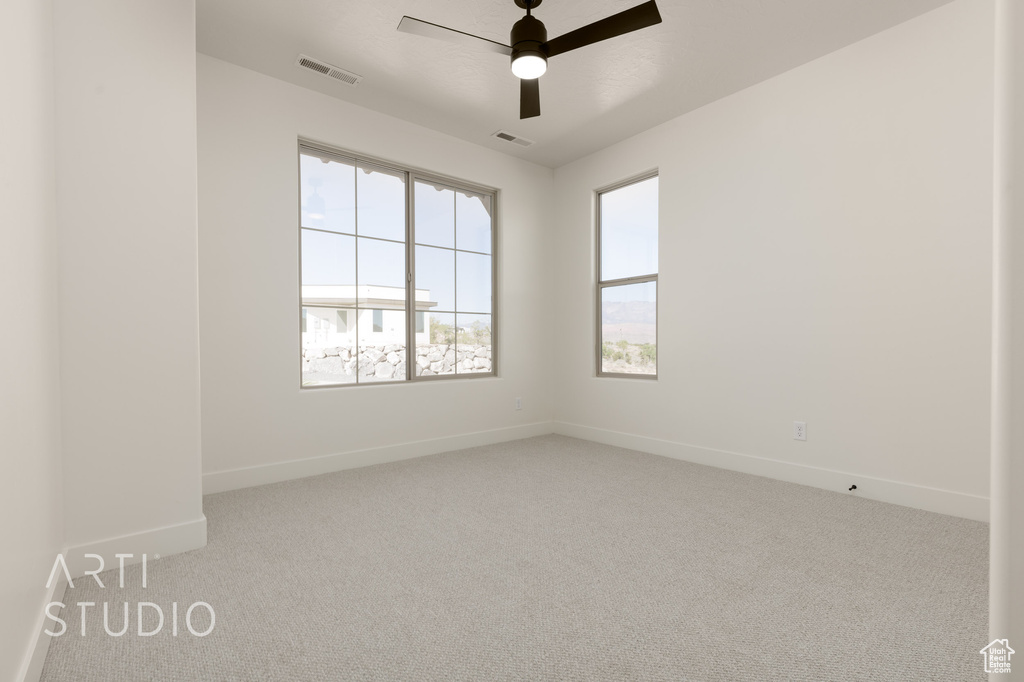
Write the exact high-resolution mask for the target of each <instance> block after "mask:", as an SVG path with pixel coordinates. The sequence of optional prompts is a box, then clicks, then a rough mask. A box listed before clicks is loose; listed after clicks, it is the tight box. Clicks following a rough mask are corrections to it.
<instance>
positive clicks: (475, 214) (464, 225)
mask: <svg viewBox="0 0 1024 682" xmlns="http://www.w3.org/2000/svg"><path fill="white" fill-rule="evenodd" d="M455 215H456V219H455V224H456V225H457V233H456V246H457V247H458V248H459V249H464V250H466V251H479V252H481V253H490V252H491V197H489V196H479V195H476V194H463V193H462V192H458V193H457V194H456V198H455Z"/></svg>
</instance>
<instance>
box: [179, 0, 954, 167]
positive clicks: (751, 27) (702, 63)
mask: <svg viewBox="0 0 1024 682" xmlns="http://www.w3.org/2000/svg"><path fill="white" fill-rule="evenodd" d="M641 1H642V0H544V1H543V4H542V5H541V6H540V7H539V8H538V9H537V10H536V14H535V16H537V17H538V18H539V19H541V20H542V21H543V22H544V23H545V25H546V26H547V29H548V36H549V37H552V38H553V37H555V36H558V35H561V34H563V33H566V32H568V31H571V30H573V29H575V28H578V27H580V26H583V25H585V24H588V23H590V22H592V21H595V20H597V19H601V18H603V17H606V16H609V15H612V14H615V13H616V12H621V11H622V10H625V9H628V8H630V7H632V6H634V5H638V4H640V2H641ZM947 2H950V0H658V8H659V9H660V11H661V15H662V19H663V22H662V23H661V24H659V25H658V26H654V27H652V28H646V29H643V30H641V31H637V32H634V33H630V34H627V35H624V36H620V37H618V38H614V39H612V40H609V41H606V42H603V43H598V44H596V45H591V46H589V47H585V48H581V49H579V50H577V51H575V52H570V53H567V54H563V55H559V56H557V57H553V58H552V59H551V61H550V63H549V68H548V72H547V74H545V75H544V76H543V77H542V78H541V81H540V85H541V108H542V112H543V113H542V114H541V116H540V117H538V118H533V119H527V120H525V121H521V120H519V82H518V80H517V79H516V78H515V76H513V75H512V73H511V71H510V70H509V65H508V58H507V57H503V56H501V55H498V54H493V53H489V52H475V51H466V50H465V49H463V48H462V47H460V46H455V45H452V44H449V43H445V42H442V41H438V40H432V39H429V38H423V37H420V36H416V35H410V34H406V33H399V32H398V31H397V30H396V27H397V26H398V22H399V21H400V20H401V18H402V16H403V15H409V16H412V17H416V18H418V19H423V20H424V21H430V22H432V23H435V24H441V25H444V26H449V27H451V28H455V29H458V30H460V31H464V32H467V33H473V34H475V35H478V36H481V37H484V38H489V39H491V40H496V41H499V42H502V43H506V44H507V43H508V32H509V30H510V29H511V27H512V24H513V23H515V21H516V20H518V19H519V18H520V17H521V16H522V14H523V10H521V9H519V8H518V7H516V5H515V3H514V0H433V1H427V0H358V1H357V0H198V2H197V41H198V43H197V44H198V49H199V51H200V52H202V53H204V54H208V55H210V56H213V57H217V58H219V59H223V60H225V61H229V62H232V63H235V64H238V65H240V66H244V67H247V68H250V69H253V70H255V71H259V72H261V73H264V74H267V75H269V76H273V77H275V78H280V79H282V80H286V81H290V82H292V83H295V84H297V85H301V86H304V87H307V88H309V89H312V90H317V91H320V92H323V93H326V94H328V95H332V96H334V97H337V98H339V99H343V100H346V101H349V102H353V103H355V104H358V105H361V106H364V107H368V108H370V109H373V110H376V111H380V112H382V113H385V114H390V115H392V116H396V117H398V118H402V119H405V120H408V121H412V122H414V123H418V124H420V125H423V126H426V127H429V128H433V129H435V130H438V131H441V132H444V133H448V134H450V135H453V136H455V137H459V138H462V139H464V140H468V141H470V142H474V143H477V144H481V145H484V146H487V147H491V148H493V149H496V150H499V151H502V152H505V153H508V154H511V155H514V156H518V157H521V158H524V159H528V160H530V161H534V162H536V163H539V164H542V165H545V166H550V167H558V166H560V165H563V164H565V163H568V162H570V161H573V160H575V159H578V158H580V157H582V156H585V155H586V154H589V153H591V152H593V151H596V150H598V149H601V148H603V147H606V146H608V145H609V144H612V143H614V142H617V141H619V140H622V139H625V138H627V137H629V136H631V135H634V134H636V133H639V132H641V131H643V130H646V129H647V128H650V127H652V126H654V125H657V124H659V123H662V122H664V121H667V120H669V119H671V118H674V117H676V116H679V115H681V114H683V113H686V112H687V111H692V110H693V109H696V108H698V107H700V106H703V105H704V104H707V103H708V102H712V101H714V100H716V99H719V98H721V97H724V96H726V95H729V94H731V93H733V92H737V91H739V90H742V89H743V88H745V87H748V86H750V85H753V84H755V83H758V82H760V81H763V80H765V79H767V78H770V77H772V76H775V75H777V74H780V73H782V72H784V71H787V70H789V69H791V68H793V67H795V66H798V65H800V64H804V63H806V62H808V61H811V60H813V59H816V58H818V57H820V56H822V55H825V54H828V53H829V52H832V51H835V50H837V49H839V48H841V47H844V46H846V45H849V44H851V43H854V42H856V41H858V40H860V39H862V38H865V37H867V36H869V35H872V34H874V33H877V32H879V31H881V30H884V29H886V28H889V27H891V26H894V25H896V24H898V23H901V22H903V21H906V20H907V19H910V18H912V17H915V16H917V15H919V14H922V13H924V12H927V11H929V10H932V9H935V8H936V7H939V6H941V5H944V4H946V3H947ZM300 52H301V53H304V54H307V55H309V56H311V57H315V58H317V59H321V60H323V61H326V62H329V63H331V64H334V65H336V66H339V67H341V68H343V69H347V70H349V71H353V72H355V73H357V74H359V75H361V76H363V77H364V80H363V81H362V83H361V84H359V85H358V86H357V87H351V86H347V85H344V84H342V83H337V82H334V81H331V80H328V79H326V78H324V77H321V76H317V75H316V74H313V73H311V72H308V71H306V70H304V69H300V68H299V67H296V66H295V65H294V63H295V58H296V56H297V55H298V54H299V53H300ZM499 129H503V130H508V131H510V132H512V133H513V134H516V135H520V136H522V137H526V138H529V139H531V140H534V141H535V142H536V144H535V145H533V146H532V147H529V148H520V147H517V146H515V145H512V144H510V143H507V142H502V141H500V140H496V139H494V138H492V137H490V136H491V135H492V134H493V133H494V132H496V131H497V130H499Z"/></svg>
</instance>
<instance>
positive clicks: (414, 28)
mask: <svg viewBox="0 0 1024 682" xmlns="http://www.w3.org/2000/svg"><path fill="white" fill-rule="evenodd" d="M398 30H399V31H401V32H402V33H413V34H415V35H418V36H425V37H427V38H437V39H438V40H444V41H447V42H449V43H458V44H459V45H466V46H468V47H474V48H476V49H478V50H488V51H490V52H497V53H498V54H503V55H505V56H509V55H511V54H512V48H511V47H509V46H508V45H502V44H501V43H497V42H495V41H493V40H488V39H487V38H481V37H480V36H475V35H472V34H470V33H463V32H462V31H456V30H455V29H454V28H447V27H446V26H438V25H437V24H432V23H430V22H429V21H422V20H420V19H413V18H412V17H402V20H401V21H400V22H398Z"/></svg>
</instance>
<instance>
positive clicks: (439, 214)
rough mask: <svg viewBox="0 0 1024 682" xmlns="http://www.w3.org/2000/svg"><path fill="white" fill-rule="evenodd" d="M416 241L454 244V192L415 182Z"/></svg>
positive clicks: (446, 244)
mask: <svg viewBox="0 0 1024 682" xmlns="http://www.w3.org/2000/svg"><path fill="white" fill-rule="evenodd" d="M415 201H416V203H415V206H416V243H417V244H430V245H432V246H445V247H448V248H453V247H454V246H455V192H453V191H452V190H450V189H447V188H445V187H441V186H439V185H437V186H435V185H432V184H430V183H426V182H420V181H417V182H416V200H415Z"/></svg>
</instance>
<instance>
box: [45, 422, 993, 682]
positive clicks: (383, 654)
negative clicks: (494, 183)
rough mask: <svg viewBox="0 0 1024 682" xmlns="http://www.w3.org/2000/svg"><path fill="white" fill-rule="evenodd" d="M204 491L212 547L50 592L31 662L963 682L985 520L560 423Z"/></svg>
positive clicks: (324, 672) (979, 636)
mask: <svg viewBox="0 0 1024 682" xmlns="http://www.w3.org/2000/svg"><path fill="white" fill-rule="evenodd" d="M205 509H206V515H207V518H208V519H209V546H208V547H206V548H205V549H202V550H197V551H195V552H189V553H187V554H182V555H178V556H172V557H166V558H164V559H161V560H160V561H157V562H154V563H152V564H150V566H149V575H148V587H147V588H146V589H144V590H143V589H142V588H141V577H140V572H139V568H138V567H136V568H134V569H133V570H132V571H130V572H127V575H126V585H125V589H123V590H121V589H118V588H117V587H116V583H117V580H116V572H114V573H108V574H106V576H104V577H105V578H106V579H105V581H104V582H106V583H107V585H108V587H107V589H105V590H100V589H99V588H97V587H96V586H95V585H93V586H91V587H90V586H89V583H88V582H86V581H78V582H76V588H75V589H74V590H70V589H69V590H68V592H67V594H66V595H65V600H66V602H70V603H72V604H73V603H75V602H79V601H93V602H96V603H97V604H99V605H100V606H98V607H94V608H92V609H91V610H90V611H87V628H86V632H87V634H86V636H85V637H83V636H81V635H80V634H79V631H80V627H81V623H80V619H81V616H80V613H79V611H78V609H77V608H75V607H71V608H69V609H68V610H67V611H66V612H65V614H64V618H65V619H66V620H67V621H68V627H69V632H68V633H67V634H65V635H63V636H61V637H58V638H55V639H54V640H53V642H52V646H51V648H50V652H49V655H48V657H47V659H46V666H45V669H44V672H43V679H44V680H47V681H56V680H61V681H65V680H75V681H92V680H95V681H96V682H108V681H121V680H125V681H127V680H131V681H133V682H134V681H136V680H189V681H193V680H210V681H214V680H317V681H320V680H545V681H547V680H551V681H554V680H666V681H672V682H678V681H679V680H730V681H731V680H972V679H977V680H983V679H984V676H983V673H982V663H981V656H980V655H979V654H978V650H979V649H981V648H982V647H983V646H984V645H985V644H986V643H987V642H988V639H987V637H986V634H987V622H986V621H987V565H988V559H987V557H988V531H987V526H986V525H985V524H982V523H977V522H972V521H965V520H962V519H957V518H953V517H949V516H942V515H938V514H931V513H927V512H922V511H915V510H912V509H907V508H904V507H897V506H893V505H887V504H881V503H877V502H871V501H867V500H863V499H858V498H855V497H852V496H849V495H844V494H840V493H831V492H825V491H821V490H817V489H814V488H807V487H803V486H798V485H791V484H787V483H780V482H777V481H771V480H768V479H764V478H758V477H754V476H748V475H744V474H737V473H732V472H728V471H723V470H719V469H714V468H709V467H703V466H698V465H693V464H686V463H684V462H678V461H674V460H670V459H664V458H661V457H656V456H653V455H646V454H642V453H638V452H632V451H628V450H622V449H619V448H613V447H607V446H603V445H596V444H593V443H589V442H586V441H581V440H575V439H571V438H565V437H561V436H544V437H540V438H532V439H529V440H523V441H517V442H512V443H505V444H500V445H493V446H487V447H481V448H475V449H472V450H463V451H460V452H452V453H446V454H441V455H435V456H431V457H424V458H421V459H416V460H409V461H405V462H399V463H394V464H384V465H379V466H374V467H368V468H364V469H357V470H352V471H344V472H340V473H336V474H328V475H324V476H319V477H316V478H309V479H305V480H301V481H293V482H288V483H280V484H275V485H270V486H264V487H261V488H251V489H248V490H240V491H235V492H230V493H222V494H218V495H211V496H208V497H207V498H206V499H205ZM200 600H202V601H206V602H208V603H210V604H211V605H212V606H213V608H214V609H215V612H216V625H215V628H214V630H213V632H212V633H211V634H210V635H209V636H207V637H205V638H197V637H195V636H193V635H191V634H189V633H188V631H187V630H186V629H185V625H184V622H183V618H184V615H183V613H179V633H178V636H177V637H174V636H172V634H171V630H170V623H169V622H168V623H165V626H164V628H163V631H162V632H161V633H160V634H158V635H155V636H152V637H139V636H138V635H137V634H136V632H135V628H136V614H135V612H134V609H135V604H136V603H137V602H139V601H149V602H155V603H157V604H160V605H162V607H163V609H164V611H165V613H166V615H167V618H168V619H169V618H170V610H171V602H175V601H176V602H178V603H179V608H180V609H181V610H182V611H184V609H185V608H187V606H188V605H190V604H192V603H193V602H196V601H200ZM104 601H107V602H111V607H112V612H111V620H110V627H111V628H112V629H114V630H115V631H116V630H118V629H120V625H121V622H122V615H123V613H122V611H121V610H120V609H123V603H124V602H125V601H128V602H129V603H130V604H131V608H132V609H133V612H132V616H131V629H130V630H129V632H128V634H126V635H125V636H122V637H119V638H114V637H110V636H108V635H106V634H105V632H104V631H103V618H102V603H103V602H104ZM201 613H202V612H200V611H197V612H196V613H195V614H194V617H193V625H194V627H195V628H196V629H197V630H198V631H201V630H202V629H205V627H206V625H207V624H208V620H207V619H206V618H203V617H198V616H200V614H201ZM147 623H148V624H147V627H152V626H153V625H155V618H153V619H152V621H147Z"/></svg>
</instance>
